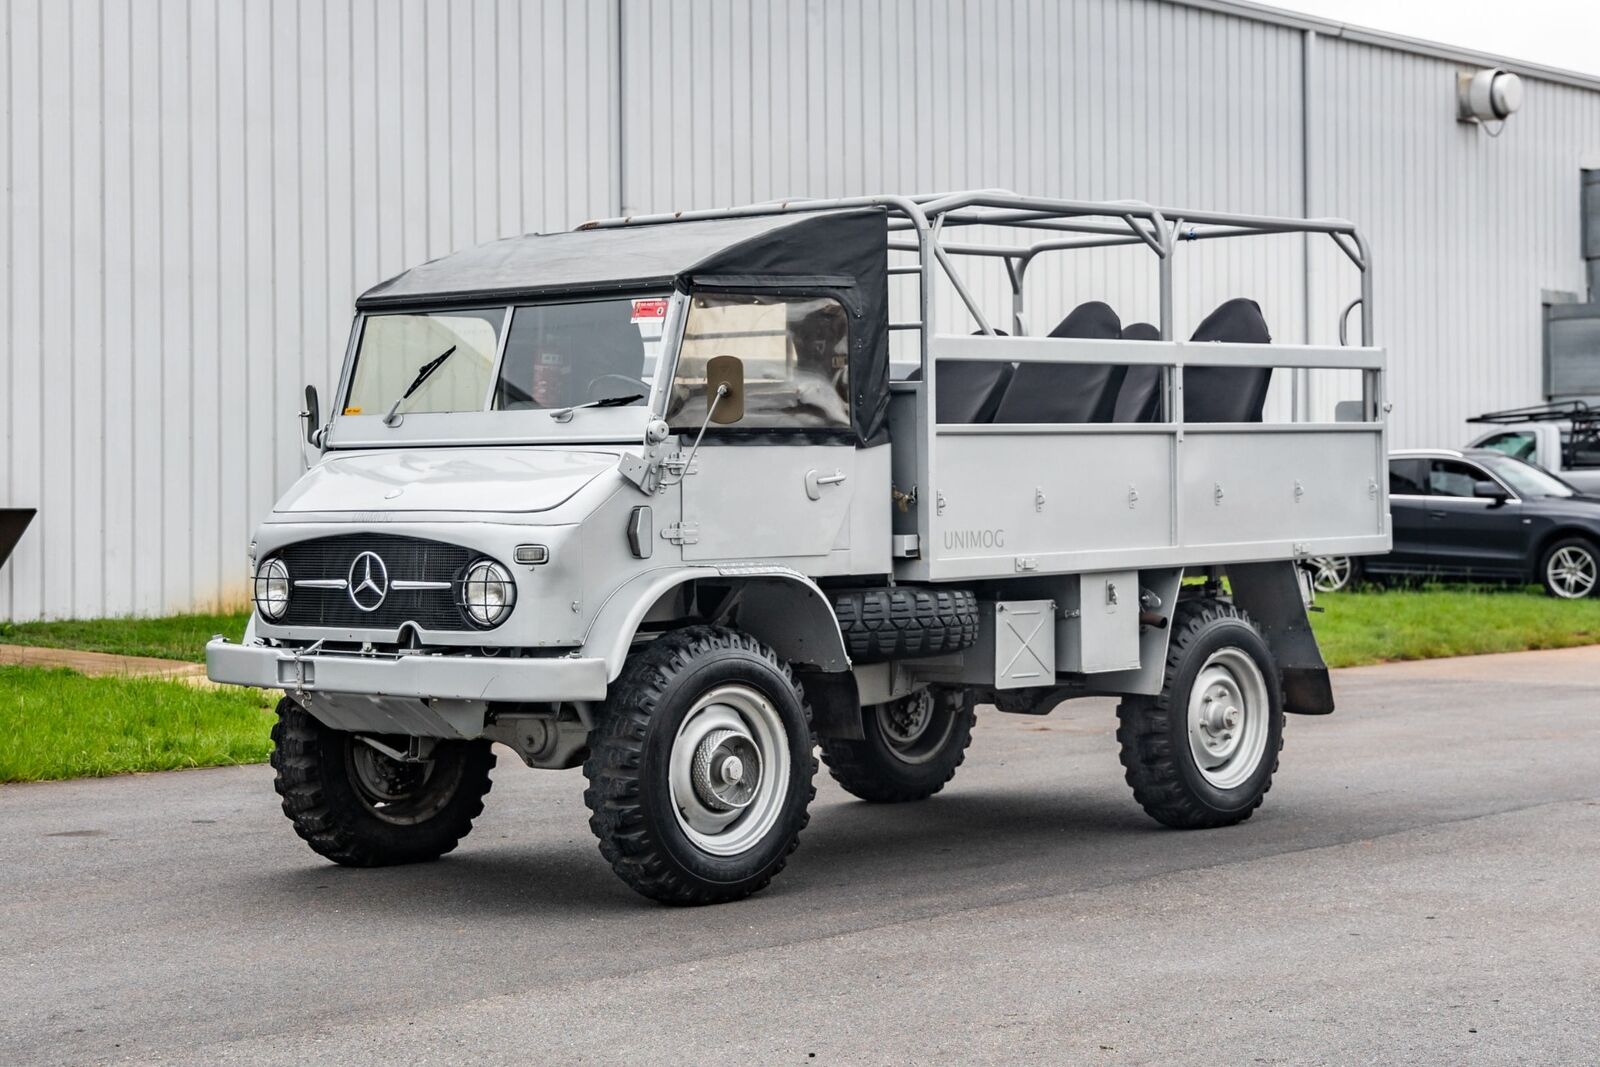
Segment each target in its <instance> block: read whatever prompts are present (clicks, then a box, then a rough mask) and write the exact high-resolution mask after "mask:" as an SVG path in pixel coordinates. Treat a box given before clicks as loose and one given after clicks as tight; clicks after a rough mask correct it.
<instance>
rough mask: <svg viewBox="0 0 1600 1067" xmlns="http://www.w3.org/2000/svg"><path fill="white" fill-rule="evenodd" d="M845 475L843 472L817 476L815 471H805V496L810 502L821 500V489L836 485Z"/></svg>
mask: <svg viewBox="0 0 1600 1067" xmlns="http://www.w3.org/2000/svg"><path fill="white" fill-rule="evenodd" d="M846 477H847V475H846V474H845V473H844V472H843V471H838V470H836V471H834V472H833V473H832V474H822V475H819V474H818V473H817V472H816V471H815V470H809V471H806V496H808V497H810V498H811V499H812V500H821V499H822V487H823V486H825V485H838V484H839V483H840V482H842V481H844V480H845V478H846Z"/></svg>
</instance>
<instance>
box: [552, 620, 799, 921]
mask: <svg viewBox="0 0 1600 1067" xmlns="http://www.w3.org/2000/svg"><path fill="white" fill-rule="evenodd" d="M813 744H814V742H813V738H812V735H811V711H810V709H809V708H808V707H807V706H806V702H805V697H804V694H803V693H802V692H801V689H800V686H799V684H798V683H797V682H796V681H795V680H794V675H793V674H792V673H791V672H790V670H789V668H788V667H787V666H786V665H785V664H784V663H783V661H781V660H780V659H778V657H777V656H776V655H775V654H774V653H773V652H772V650H771V649H769V648H767V647H766V646H765V645H763V644H761V643H760V642H758V641H756V640H755V639H754V638H752V637H750V636H748V635H746V634H742V633H739V632H737V631H734V630H729V629H726V628H722V627H713V626H691V627H687V628H685V629H682V630H675V631H673V632H671V633H669V634H666V635H665V636H662V637H659V638H657V639H656V640H655V641H653V642H651V643H650V644H649V645H648V646H646V647H645V648H644V649H643V650H642V651H640V652H639V653H637V654H636V655H634V656H633V657H632V658H631V659H630V660H629V661H628V663H627V665H626V666H624V667H623V670H622V674H621V675H620V676H619V677H618V678H617V680H616V682H615V683H614V684H613V686H612V689H611V695H610V696H609V697H608V698H607V700H606V703H605V706H604V707H603V708H602V710H601V714H600V718H599V720H598V721H597V722H596V723H595V727H594V729H593V731H591V733H590V738H589V751H590V756H589V759H588V761H587V762H586V763H585V764H584V765H583V773H584V776H585V777H586V778H587V779H588V780H589V788H588V789H587V790H585V791H584V794H583V799H584V802H585V803H586V804H587V805H588V806H589V811H590V813H591V817H590V819H589V827H590V829H591V830H593V831H594V834H595V837H597V838H598V839H599V841H600V853H601V855H603V856H604V857H605V858H606V860H607V861H608V862H610V864H611V867H612V870H614V871H616V873H617V876H618V877H620V878H621V879H622V880H623V881H624V882H626V883H627V884H628V885H629V886H630V887H631V888H633V889H634V890H636V891H637V892H639V893H641V894H643V895H644V896H647V897H650V898H652V899H654V900H659V901H662V902H663V903H667V904H716V903H721V902H724V901H729V900H737V899H739V898H740V897H745V896H749V895H750V894H751V893H754V892H756V891H757V890H759V889H761V888H763V887H764V886H766V884H767V883H768V882H770V881H771V880H772V878H773V876H774V875H776V874H777V873H778V872H779V871H781V870H782V869H783V866H784V864H785V862H787V860H788V858H789V854H790V853H791V852H793V851H794V850H795V848H796V847H797V846H798V845H799V843H800V831H801V830H802V829H803V828H804V827H805V825H806V821H807V818H808V815H807V812H806V808H807V806H808V805H809V804H810V802H811V798H812V797H813V796H815V795H816V789H815V787H814V786H813V784H812V778H813V776H814V775H815V773H816V759H815V757H813V756H812V748H813Z"/></svg>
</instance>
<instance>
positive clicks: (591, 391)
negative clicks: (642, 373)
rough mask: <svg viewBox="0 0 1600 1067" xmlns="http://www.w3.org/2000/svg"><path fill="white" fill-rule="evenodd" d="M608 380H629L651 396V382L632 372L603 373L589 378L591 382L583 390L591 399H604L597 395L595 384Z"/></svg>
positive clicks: (629, 382) (623, 394) (646, 394)
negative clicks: (635, 375)
mask: <svg viewBox="0 0 1600 1067" xmlns="http://www.w3.org/2000/svg"><path fill="white" fill-rule="evenodd" d="M606 381H615V382H627V383H628V384H629V385H637V386H638V387H639V388H641V389H643V390H644V395H645V396H649V395H650V383H649V382H647V381H645V380H644V379H643V378H635V377H634V376H633V375H631V374H602V375H600V376H599V377H597V378H590V379H589V384H588V385H586V386H584V390H583V391H584V393H585V395H587V396H588V398H589V399H590V400H602V399H604V398H603V397H598V396H595V386H597V385H599V384H600V383H602V382H606ZM612 395H613V396H625V395H627V394H625V393H613V394H612Z"/></svg>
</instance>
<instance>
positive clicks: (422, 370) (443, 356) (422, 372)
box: [383, 345, 456, 426]
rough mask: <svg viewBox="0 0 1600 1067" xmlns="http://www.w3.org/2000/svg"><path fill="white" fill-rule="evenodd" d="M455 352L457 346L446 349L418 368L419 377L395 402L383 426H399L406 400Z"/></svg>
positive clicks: (385, 417) (412, 381)
mask: <svg viewBox="0 0 1600 1067" xmlns="http://www.w3.org/2000/svg"><path fill="white" fill-rule="evenodd" d="M455 351H456V346H455V345H451V346H450V347H449V348H447V349H445V350H444V351H443V352H440V353H439V354H438V355H437V356H434V357H433V358H432V359H430V360H428V362H426V363H424V364H423V365H422V366H420V367H418V368H417V376H416V377H415V378H413V379H411V384H410V385H408V386H406V391H405V392H403V393H401V394H400V398H399V399H398V400H396V401H395V402H394V407H392V408H390V409H389V414H387V415H385V416H384V417H383V424H384V425H385V426H396V425H399V422H400V420H399V419H398V418H397V417H396V416H397V415H398V414H399V413H400V405H401V404H404V403H405V402H406V400H407V399H409V398H410V396H411V394H412V393H414V392H416V391H417V390H418V389H421V388H422V383H423V382H425V381H427V380H428V378H429V377H430V376H432V374H433V372H434V371H436V370H438V369H439V368H440V367H442V366H444V361H445V360H447V359H449V358H450V357H451V356H453V355H454V354H455Z"/></svg>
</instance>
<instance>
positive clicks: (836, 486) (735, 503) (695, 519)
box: [683, 435, 856, 571]
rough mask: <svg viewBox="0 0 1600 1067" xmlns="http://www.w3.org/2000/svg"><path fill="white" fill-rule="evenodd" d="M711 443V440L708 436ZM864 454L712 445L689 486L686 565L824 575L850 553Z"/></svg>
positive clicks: (834, 448) (825, 448) (839, 448)
mask: <svg viewBox="0 0 1600 1067" xmlns="http://www.w3.org/2000/svg"><path fill="white" fill-rule="evenodd" d="M708 436H709V435H708ZM855 459H856V450H855V448H854V447H852V446H849V445H788V444H776V443H774V444H754V445H750V446H743V445H739V444H734V443H731V442H726V441H716V442H713V441H709V440H708V441H707V443H706V445H705V446H704V447H703V448H701V449H700V452H699V454H698V455H697V456H695V460H694V470H693V471H691V472H690V473H689V474H688V475H687V476H685V478H684V480H683V519H684V522H685V523H688V524H692V525H693V526H694V527H695V529H694V530H692V531H691V533H690V538H689V539H685V541H684V545H683V558H684V559H685V560H699V561H704V560H722V559H726V560H752V559H773V560H786V561H790V562H791V564H792V565H794V566H796V567H797V569H799V570H802V571H814V570H816V569H817V568H816V564H818V563H823V562H824V561H826V559H827V557H828V556H830V555H831V554H832V553H835V552H840V553H848V552H849V551H850V503H851V499H852V496H851V490H852V488H853V486H854V484H855V478H854V475H855Z"/></svg>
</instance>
